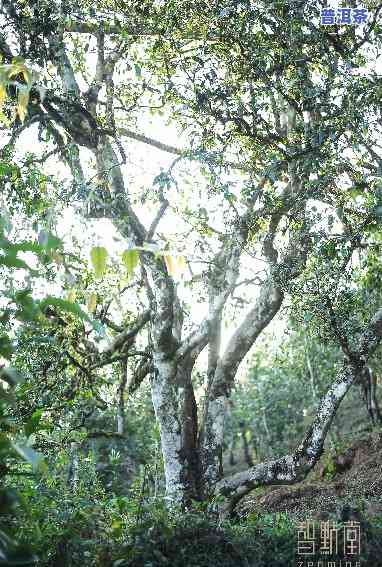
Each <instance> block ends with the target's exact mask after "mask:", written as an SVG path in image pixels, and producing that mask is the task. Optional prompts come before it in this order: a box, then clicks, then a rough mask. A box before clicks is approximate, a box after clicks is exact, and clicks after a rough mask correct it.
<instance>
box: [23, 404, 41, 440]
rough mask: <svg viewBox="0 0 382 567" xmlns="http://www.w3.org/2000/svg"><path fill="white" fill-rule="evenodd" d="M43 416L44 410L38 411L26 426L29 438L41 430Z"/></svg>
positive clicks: (25, 429)
mask: <svg viewBox="0 0 382 567" xmlns="http://www.w3.org/2000/svg"><path fill="white" fill-rule="evenodd" d="M42 414H43V410H42V409H37V410H35V411H34V412H33V414H32V416H31V417H30V419H29V420H28V421H27V422H26V424H25V425H24V432H25V435H28V437H29V435H32V433H35V431H37V430H38V429H39V424H40V421H41V417H42Z"/></svg>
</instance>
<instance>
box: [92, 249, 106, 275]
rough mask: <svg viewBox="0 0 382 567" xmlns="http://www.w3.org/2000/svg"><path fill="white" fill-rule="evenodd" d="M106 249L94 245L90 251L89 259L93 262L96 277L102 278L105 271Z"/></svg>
mask: <svg viewBox="0 0 382 567" xmlns="http://www.w3.org/2000/svg"><path fill="white" fill-rule="evenodd" d="M107 256H108V253H107V250H106V248H104V247H103V246H94V247H93V248H92V249H91V251H90V259H91V261H92V264H93V268H94V274H95V277H96V278H102V276H103V275H104V273H105V271H106V263H107Z"/></svg>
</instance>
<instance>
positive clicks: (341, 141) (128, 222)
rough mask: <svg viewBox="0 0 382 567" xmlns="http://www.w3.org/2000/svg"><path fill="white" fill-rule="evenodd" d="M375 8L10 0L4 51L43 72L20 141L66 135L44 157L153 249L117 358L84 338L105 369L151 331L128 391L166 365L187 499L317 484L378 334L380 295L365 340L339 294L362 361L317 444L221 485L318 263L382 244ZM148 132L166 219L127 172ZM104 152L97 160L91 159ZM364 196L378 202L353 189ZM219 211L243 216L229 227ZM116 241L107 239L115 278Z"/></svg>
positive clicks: (341, 382) (349, 349)
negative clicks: (253, 380)
mask: <svg viewBox="0 0 382 567" xmlns="http://www.w3.org/2000/svg"><path fill="white" fill-rule="evenodd" d="M371 8H372V9H371V10H370V20H369V22H368V23H367V24H366V25H364V26H362V27H360V28H356V27H354V26H350V27H348V26H344V27H339V26H331V27H325V26H320V22H319V8H318V7H316V6H311V5H310V3H309V2H307V1H301V2H295V1H294V2H289V1H287V0H284V1H281V0H280V1H279V2H276V3H273V4H272V5H271V6H270V5H268V3H266V2H262V1H261V0H259V1H257V2H249V1H242V2H237V1H229V2H224V3H223V2H220V1H213V2H209V3H205V2H198V3H194V2H175V1H174V2H172V1H171V2H165V3H161V2H157V3H151V2H146V3H141V4H140V5H139V6H137V5H136V3H126V2H108V1H105V2H98V3H96V5H92V6H89V5H88V4H87V3H86V2H83V3H80V4H78V3H73V4H72V3H71V2H60V3H57V10H56V11H52V10H51V3H49V4H48V3H47V2H45V1H41V2H39V3H38V4H35V3H32V2H8V1H3V2H2V7H1V14H2V18H3V21H4V23H5V24H6V25H5V26H4V28H3V29H4V30H5V31H4V32H3V33H2V35H1V37H0V49H1V53H2V56H3V61H4V63H10V62H11V61H12V60H13V59H14V58H15V57H16V56H17V57H20V58H22V60H23V61H25V62H26V64H27V65H31V66H35V67H36V68H37V67H38V70H39V73H40V75H39V77H38V78H35V79H34V84H33V86H32V88H31V89H30V91H28V92H29V103H28V107H27V109H26V111H27V112H26V117H25V120H24V121H23V122H22V123H21V121H22V120H23V111H22V108H23V104H22V103H23V100H21V101H20V94H19V95H18V96H19V112H18V120H16V122H15V126H14V128H13V131H12V134H11V136H10V139H9V141H8V142H7V144H5V146H4V148H3V151H6V150H7V149H8V150H9V149H10V148H12V147H14V146H15V144H16V143H17V140H18V138H19V136H20V135H21V134H22V133H23V132H24V131H25V130H26V129H27V128H29V127H30V126H32V125H33V124H37V125H38V129H39V140H40V142H41V146H44V136H45V137H46V136H47V135H49V137H50V142H49V144H50V145H49V146H48V148H47V149H46V151H45V154H44V155H43V156H42V157H41V158H40V159H41V161H44V159H45V158H47V157H48V156H49V155H51V154H52V152H54V153H55V154H56V159H59V160H61V161H62V162H63V163H65V164H66V165H67V166H68V167H69V168H70V170H71V173H72V179H73V185H72V198H73V200H77V201H78V200H80V201H82V202H84V203H85V204H86V210H85V213H84V214H85V215H87V218H91V217H93V218H100V217H106V218H109V219H111V221H112V223H113V224H114V226H115V228H116V230H117V231H118V233H119V235H120V237H121V238H123V239H125V241H126V248H127V256H125V258H126V259H127V262H128V264H129V265H131V262H133V263H134V262H135V259H134V258H136V254H137V253H138V254H139V259H140V270H141V274H140V278H141V279H140V281H141V282H142V283H143V285H144V286H145V289H146V297H147V299H146V305H145V310H144V311H142V313H140V314H138V315H137V318H136V320H135V321H133V322H131V320H130V322H129V323H128V324H124V325H122V327H121V326H120V325H117V324H115V322H114V323H113V321H111V322H110V319H109V323H110V325H109V327H110V328H111V329H113V328H114V329H118V334H117V336H116V337H115V338H114V340H113V341H112V342H111V343H110V345H109V346H108V347H107V348H106V350H105V351H102V352H98V351H97V348H96V347H95V346H94V344H92V347H90V345H89V342H88V343H85V342H83V345H86V344H87V348H93V349H95V352H94V357H93V363H92V364H93V365H96V364H97V363H98V364H99V365H105V364H107V363H108V362H113V361H115V360H116V357H118V358H119V359H120V360H123V359H124V358H126V357H127V356H128V354H129V348H131V346H132V342H131V341H133V339H134V337H136V336H138V335H140V336H142V337H143V338H142V340H145V339H144V337H145V335H142V329H144V328H146V326H147V325H149V333H148V335H147V337H148V338H147V345H146V347H147V351H146V352H147V353H149V357H148V360H144V361H143V363H142V364H141V365H140V366H139V367H137V368H136V372H135V373H134V375H133V376H132V379H131V381H130V385H129V387H130V389H133V388H134V387H137V386H138V385H139V382H140V381H141V380H142V379H143V378H144V377H145V376H146V375H147V374H148V373H150V372H151V374H150V384H151V392H152V401H153V405H154V409H155V413H156V418H157V420H158V423H159V426H160V433H161V445H162V453H163V457H164V464H165V475H166V487H167V494H168V496H169V498H170V500H171V501H175V502H181V503H188V502H189V501H190V499H195V498H197V499H201V498H207V497H210V496H211V495H214V494H223V495H224V496H226V497H227V498H228V500H229V501H230V503H231V504H234V503H235V502H236V501H237V500H238V499H239V498H240V497H242V496H243V495H244V494H245V493H246V492H247V491H248V490H250V489H252V488H253V487H255V486H256V485H258V484H271V483H280V482H281V483H286V482H290V483H292V482H295V481H297V480H300V479H301V478H303V477H304V476H305V475H306V474H307V472H308V471H309V470H310V469H311V468H312V467H313V466H314V464H315V463H316V461H317V460H318V458H319V457H320V455H321V452H322V448H323V443H324V440H325V436H326V434H327V431H328V429H329V427H330V424H331V421H332V418H333V416H334V415H335V412H336V410H337V408H338V405H339V403H340V402H341V400H342V399H343V397H344V396H345V394H346V392H347V391H348V389H349V387H350V386H351V384H352V383H354V382H355V381H356V380H357V379H359V377H360V373H361V372H362V370H363V368H364V365H365V364H366V361H367V359H368V357H369V356H370V355H371V354H372V353H373V351H374V350H375V348H376V347H377V345H378V344H379V341H380V339H381V332H382V326H381V323H382V312H381V310H379V309H378V306H377V308H376V310H375V313H372V312H371V311H370V310H369V311H368V312H367V316H365V317H364V319H363V325H361V326H360V327H359V328H357V329H355V330H354V332H353V334H352V341H351V343H352V344H350V343H349V340H348V336H347V335H346V332H345V330H344V329H341V328H338V316H337V313H336V308H337V304H336V302H335V301H334V302H332V303H330V302H329V303H328V302H327V303H325V305H324V308H325V309H326V310H327V314H328V320H329V323H330V324H331V329H332V331H333V333H334V338H335V339H336V340H337V341H338V342H339V344H340V346H341V348H342V349H343V353H344V362H343V367H342V368H341V369H340V370H339V372H338V377H337V379H336V381H335V382H334V383H333V384H332V386H331V387H330V389H329V391H328V392H327V394H326V395H325V396H324V398H323V400H322V402H321V404H320V406H319V409H318V412H317V415H316V417H315V419H314V420H313V423H312V425H311V426H310V428H309V430H308V431H307V433H306V436H305V438H304V440H303V441H302V442H301V444H300V445H299V446H298V448H297V449H296V451H295V452H294V453H292V454H290V455H286V456H285V457H282V458H280V459H277V460H275V461H271V462H267V463H263V464H258V465H255V466H254V467H251V468H250V469H249V470H248V471H247V472H244V473H240V474H237V475H235V476H233V477H232V478H226V479H224V478H222V477H223V471H222V465H221V452H222V444H223V434H224V418H225V414H226V411H227V405H228V400H229V397H230V394H231V390H232V387H233V385H234V383H235V378H236V376H237V374H238V369H239V366H240V364H241V363H242V361H243V360H244V358H245V357H246V355H247V353H248V352H249V351H250V349H251V347H252V346H253V345H254V343H255V341H256V340H257V338H258V337H259V335H260V334H261V333H262V331H263V330H264V329H265V328H266V327H267V325H268V324H269V323H270V322H271V321H272V319H273V318H274V317H275V315H276V314H277V313H278V311H279V310H280V307H281V306H282V304H283V302H284V300H285V298H290V297H294V296H296V297H297V295H298V294H299V293H300V297H301V290H303V289H304V285H308V284H309V281H310V279H309V277H310V275H311V274H312V273H313V272H314V270H315V268H316V266H317V265H318V266H319V270H321V272H323V273H324V272H325V269H327V270H331V269H333V270H334V271H333V273H336V274H338V273H341V274H342V275H343V273H344V272H345V271H346V269H347V267H348V265H349V263H350V262H351V260H352V257H353V255H354V252H355V251H356V250H357V249H359V248H361V247H362V246H364V245H365V238H366V239H367V238H369V241H370V234H369V232H368V230H369V228H370V227H378V223H379V210H380V209H379V207H380V195H381V193H380V189H379V183H380V182H379V176H380V164H381V157H380V156H379V153H378V144H377V140H378V136H379V129H380V110H379V95H380V88H381V87H380V79H379V78H378V77H377V74H376V71H375V70H374V68H373V64H374V62H375V61H374V60H375V57H376V55H375V53H377V52H378V48H379V45H380V27H379V25H378V24H377V18H378V14H379V11H380V8H379V7H372V6H371ZM93 61H96V65H95V70H93V69H92V62H93ZM26 82H27V81H26V76H25V74H23V73H21V74H20V76H19V77H15V78H13V80H12V81H10V82H9V83H8V86H7V89H8V91H7V93H8V95H9V96H8V99H7V100H8V103H7V104H9V105H10V106H9V108H11V107H12V97H15V96H17V90H18V92H19V93H20V89H21V91H22V89H23V88H24V87H25V83H26ZM27 86H28V83H27ZM20 105H21V106H20ZM20 109H21V111H20ZM145 109H149V110H151V112H153V113H155V112H161V113H164V116H165V118H166V119H167V120H169V121H172V122H173V123H175V124H176V125H177V127H178V128H179V129H181V130H182V131H183V132H184V139H185V140H186V141H187V142H185V145H184V147H176V146H175V145H171V144H166V143H163V142H161V141H159V140H157V139H155V137H154V136H151V135H147V134H146V133H145V129H144V127H143V126H142V124H143V123H144V122H145ZM6 112H7V109H6V110H5V113H6ZM9 112H11V110H9ZM45 139H46V138H45ZM132 140H134V141H138V142H142V143H144V144H147V145H149V146H151V147H153V148H157V149H158V150H160V151H163V152H166V153H168V154H174V162H173V163H172V164H171V166H170V168H169V169H168V170H167V171H162V172H161V173H160V174H158V176H157V178H156V180H155V181H156V182H155V185H154V189H155V192H153V191H151V193H150V192H147V194H145V195H140V196H139V200H141V202H143V201H144V200H145V199H148V200H150V201H151V202H152V204H155V206H156V207H157V210H156V212H155V214H154V215H153V218H152V219H151V221H150V222H147V221H146V217H145V215H143V214H140V213H139V212H138V211H139V200H138V196H137V194H136V192H135V191H134V188H132V187H131V186H130V185H129V183H128V182H127V180H126V165H127V153H128V149H129V143H130V142H131V141H132ZM89 153H90V155H91V156H92V157H93V158H94V171H90V170H89V168H86V167H85V165H84V162H83V160H84V158H85V156H86V155H89ZM194 162H195V165H193V164H194ZM182 164H188V168H187V169H188V178H189V179H191V183H192V177H191V175H192V168H196V167H199V168H200V170H201V171H202V173H203V174H204V176H205V180H206V181H205V193H204V194H203V204H201V203H198V201H197V197H196V195H195V193H196V192H195V191H194V192H193V193H192V192H191V194H190V192H189V193H188V194H187V192H186V191H184V190H183V188H182V187H181V185H182V177H181V174H182V171H181V170H179V169H177V168H180V167H181V166H182ZM194 171H196V170H194ZM183 175H184V172H183ZM194 175H195V176H196V174H194ZM194 183H195V184H196V180H195V181H194ZM174 187H175V188H177V189H178V193H177V192H176V191H174ZM355 193H357V194H359V195H360V197H361V198H360V199H358V200H357V199H355V200H351V197H352V195H353V196H354V194H355ZM182 197H183V201H182ZM185 197H188V202H187V204H186V205H185V204H184V198H185ZM198 205H199V210H197V208H198ZM216 209H218V210H219V211H220V212H221V215H222V216H223V218H224V222H221V221H220V223H218V222H217V223H215V221H214V218H213V215H214V210H216ZM174 214H176V215H178V218H179V226H180V227H182V228H180V230H181V231H182V234H181V235H180V238H179V242H178V244H177V246H178V250H177V253H178V254H184V255H185V256H186V257H188V256H190V258H189V260H188V264H189V269H190V272H191V275H192V277H191V278H190V286H191V291H192V293H193V298H194V299H195V298H198V299H199V297H200V296H202V297H205V298H206V300H205V302H206V304H207V305H206V311H207V315H206V316H205V318H204V319H203V320H202V321H201V323H200V324H199V325H197V326H196V327H195V325H194V324H193V321H192V317H191V318H189V320H185V315H187V313H185V309H184V306H183V305H182V297H181V294H180V292H179V288H178V286H177V285H176V281H175V279H174V277H173V276H174V272H173V264H174V258H173V257H171V253H168V251H166V248H165V245H166V242H167V240H168V239H169V237H166V235H163V234H162V233H160V232H159V227H163V226H164V220H165V218H166V215H167V218H168V219H169V221H168V222H169V223H171V222H172V219H174ZM175 218H176V217H175ZM182 239H183V241H184V242H183V246H182V242H181V240H182ZM192 246H193V247H194V248H193V254H192V257H191V255H190V253H189V249H190V247H192ZM199 251H200V253H201V254H199ZM104 252H105V251H104V250H101V249H100V247H98V248H97V249H96V250H94V254H95V255H96V256H97V258H96V260H95V261H94V264H95V265H96V269H98V271H100V272H101V273H102V271H103V266H104V264H105V254H104ZM259 257H260V261H259V260H258V259H257V260H256V258H259ZM328 257H329V260H330V258H331V259H332V260H333V262H335V269H334V268H333V266H332V264H330V261H329V262H328ZM201 262H203V263H204V266H207V268H205V269H201V268H200V265H201ZM259 264H260V266H259ZM97 266H98V268H97ZM202 266H203V264H202ZM341 269H342V272H341ZM312 270H313V271H312ZM319 270H318V272H319ZM244 286H245V287H244ZM254 286H257V287H256V288H254ZM243 289H245V290H246V291H243V294H242V298H239V299H241V301H239V300H238V298H237V296H236V291H237V290H243ZM254 289H256V292H254V291H253V290H254ZM296 294H297V295H296ZM326 294H327V289H326ZM322 297H323V296H321V295H320V294H319V293H318V295H316V298H317V301H318V302H320V301H321V300H322ZM325 297H326V296H325ZM339 300H340V299H339ZM325 301H326V300H325ZM233 308H234V309H235V310H236V316H235V321H236V320H237V319H239V320H240V319H242V320H241V321H240V322H239V323H236V326H235V329H234V331H233V333H232V335H231V338H230V339H229V340H228V342H227V343H226V344H225V345H224V347H223V346H222V326H223V321H224V318H225V317H226V315H227V313H229V310H230V309H231V310H232V309H233ZM239 316H240V317H239ZM103 322H104V323H105V322H107V317H106V315H105V314H104V317H103ZM113 325H114V327H113ZM204 349H208V362H207V368H206V370H205V382H204V392H205V395H204V397H203V398H202V399H201V400H199V402H198V403H197V401H196V396H195V382H194V379H193V377H194V372H195V368H196V364H197V362H198V361H199V360H200V355H201V353H202V351H204ZM95 361H96V362H95ZM97 361H98V362H97Z"/></svg>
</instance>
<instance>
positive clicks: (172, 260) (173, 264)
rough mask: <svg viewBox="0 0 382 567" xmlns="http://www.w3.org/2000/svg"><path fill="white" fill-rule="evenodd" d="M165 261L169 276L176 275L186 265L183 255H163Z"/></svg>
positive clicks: (182, 270) (181, 271)
mask: <svg viewBox="0 0 382 567" xmlns="http://www.w3.org/2000/svg"><path fill="white" fill-rule="evenodd" d="M163 259H164V261H165V263H166V267H167V271H168V273H169V274H170V275H171V276H178V275H180V274H181V273H183V272H184V270H185V267H186V259H185V257H184V256H170V255H168V254H166V255H164V256H163Z"/></svg>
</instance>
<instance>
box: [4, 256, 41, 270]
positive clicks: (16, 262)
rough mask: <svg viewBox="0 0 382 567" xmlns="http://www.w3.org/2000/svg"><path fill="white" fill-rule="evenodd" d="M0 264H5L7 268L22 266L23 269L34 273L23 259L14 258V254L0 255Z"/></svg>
mask: <svg viewBox="0 0 382 567" xmlns="http://www.w3.org/2000/svg"><path fill="white" fill-rule="evenodd" d="M0 266H7V268H24V270H29V271H30V272H34V273H36V271H35V270H32V268H30V267H29V266H28V264H27V263H26V262H24V260H20V258H16V257H15V256H14V255H11V256H9V255H7V256H0Z"/></svg>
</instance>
